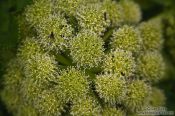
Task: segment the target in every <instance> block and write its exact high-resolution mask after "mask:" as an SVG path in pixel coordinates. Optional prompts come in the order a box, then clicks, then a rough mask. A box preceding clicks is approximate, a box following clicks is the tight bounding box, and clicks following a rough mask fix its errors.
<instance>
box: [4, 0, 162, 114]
mask: <svg viewBox="0 0 175 116" xmlns="http://www.w3.org/2000/svg"><path fill="white" fill-rule="evenodd" d="M155 22H156V23H155ZM157 23H158V24H157ZM160 24H161V20H160V19H157V18H156V19H152V20H150V21H145V22H141V11H140V8H139V5H138V4H136V3H135V2H133V1H130V0H123V1H120V2H116V1H113V0H34V1H33V4H31V5H29V6H27V7H26V9H25V11H24V12H23V14H22V15H21V16H20V18H19V38H20V40H21V43H20V45H19V49H18V53H17V55H16V58H14V60H12V61H11V62H10V63H9V66H8V68H7V71H6V74H5V75H4V83H3V84H4V89H3V91H2V93H1V97H2V99H3V101H4V102H5V104H6V106H7V108H8V110H9V111H10V112H12V114H13V115H14V116H24V114H25V115H26V116H60V115H73V116H101V115H102V116H125V115H128V114H130V113H136V111H139V110H140V109H141V108H142V107H144V106H145V105H146V104H151V103H156V101H155V96H154V95H153V96H152V92H151V91H152V89H151V87H152V84H153V83H155V82H157V81H159V80H160V79H161V78H162V77H163V75H164V73H163V72H164V68H165V65H164V61H163V57H162V55H161V52H160V51H161V46H162V43H163V41H162V35H161V34H162V32H161V25H160ZM158 93H160V94H161V92H159V91H158ZM162 96H163V95H162ZM162 99H163V98H162ZM163 100H164V99H163ZM163 100H160V101H161V102H163Z"/></svg>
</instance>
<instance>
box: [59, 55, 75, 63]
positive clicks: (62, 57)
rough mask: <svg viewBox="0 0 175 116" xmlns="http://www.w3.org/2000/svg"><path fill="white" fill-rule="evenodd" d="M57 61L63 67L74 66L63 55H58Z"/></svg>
mask: <svg viewBox="0 0 175 116" xmlns="http://www.w3.org/2000/svg"><path fill="white" fill-rule="evenodd" d="M56 60H57V61H58V62H59V63H61V64H63V65H72V61H71V60H70V59H67V58H66V57H64V56H63V55H61V54H56Z"/></svg>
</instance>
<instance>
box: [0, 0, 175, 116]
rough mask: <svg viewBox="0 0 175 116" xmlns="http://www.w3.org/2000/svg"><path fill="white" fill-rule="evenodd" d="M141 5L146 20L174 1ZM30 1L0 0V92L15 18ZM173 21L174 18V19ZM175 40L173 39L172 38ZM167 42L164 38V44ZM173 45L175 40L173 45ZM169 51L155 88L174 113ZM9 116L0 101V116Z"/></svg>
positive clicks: (174, 69)
mask: <svg viewBox="0 0 175 116" xmlns="http://www.w3.org/2000/svg"><path fill="white" fill-rule="evenodd" d="M135 1H136V2H138V3H139V4H140V5H141V8H142V12H143V19H144V20H148V19H150V18H152V17H154V16H157V15H159V14H161V13H164V12H166V11H167V12H168V11H169V10H171V11H172V10H173V11H175V7H174V6H175V0H135ZM30 3H31V0H0V90H1V89H2V88H3V86H2V81H3V77H2V75H3V73H4V71H5V67H6V65H7V63H8V62H9V60H10V59H11V58H13V57H15V54H16V49H17V46H18V43H19V40H18V23H17V22H18V21H17V17H18V15H19V14H21V13H22V12H23V10H24V8H25V6H26V5H28V4H30ZM174 19H175V17H174ZM174 39H175V37H174ZM166 41H168V40H167V39H166V37H165V43H166ZM173 44H174V45H175V40H174V43H173ZM170 49H175V48H169V47H167V45H166V44H165V45H164V50H163V52H164V57H165V59H166V61H167V64H168V71H167V75H166V78H165V79H164V80H162V81H161V82H160V83H158V84H157V85H156V86H158V87H160V88H161V89H163V90H164V92H165V94H166V97H167V101H166V107H167V109H168V110H171V111H175V63H174V61H175V59H174V58H173V57H172V55H171V54H169V51H170ZM1 115H2V116H11V114H10V113H9V112H8V110H7V109H6V107H5V105H4V104H3V102H2V101H1V99H0V116H1Z"/></svg>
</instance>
